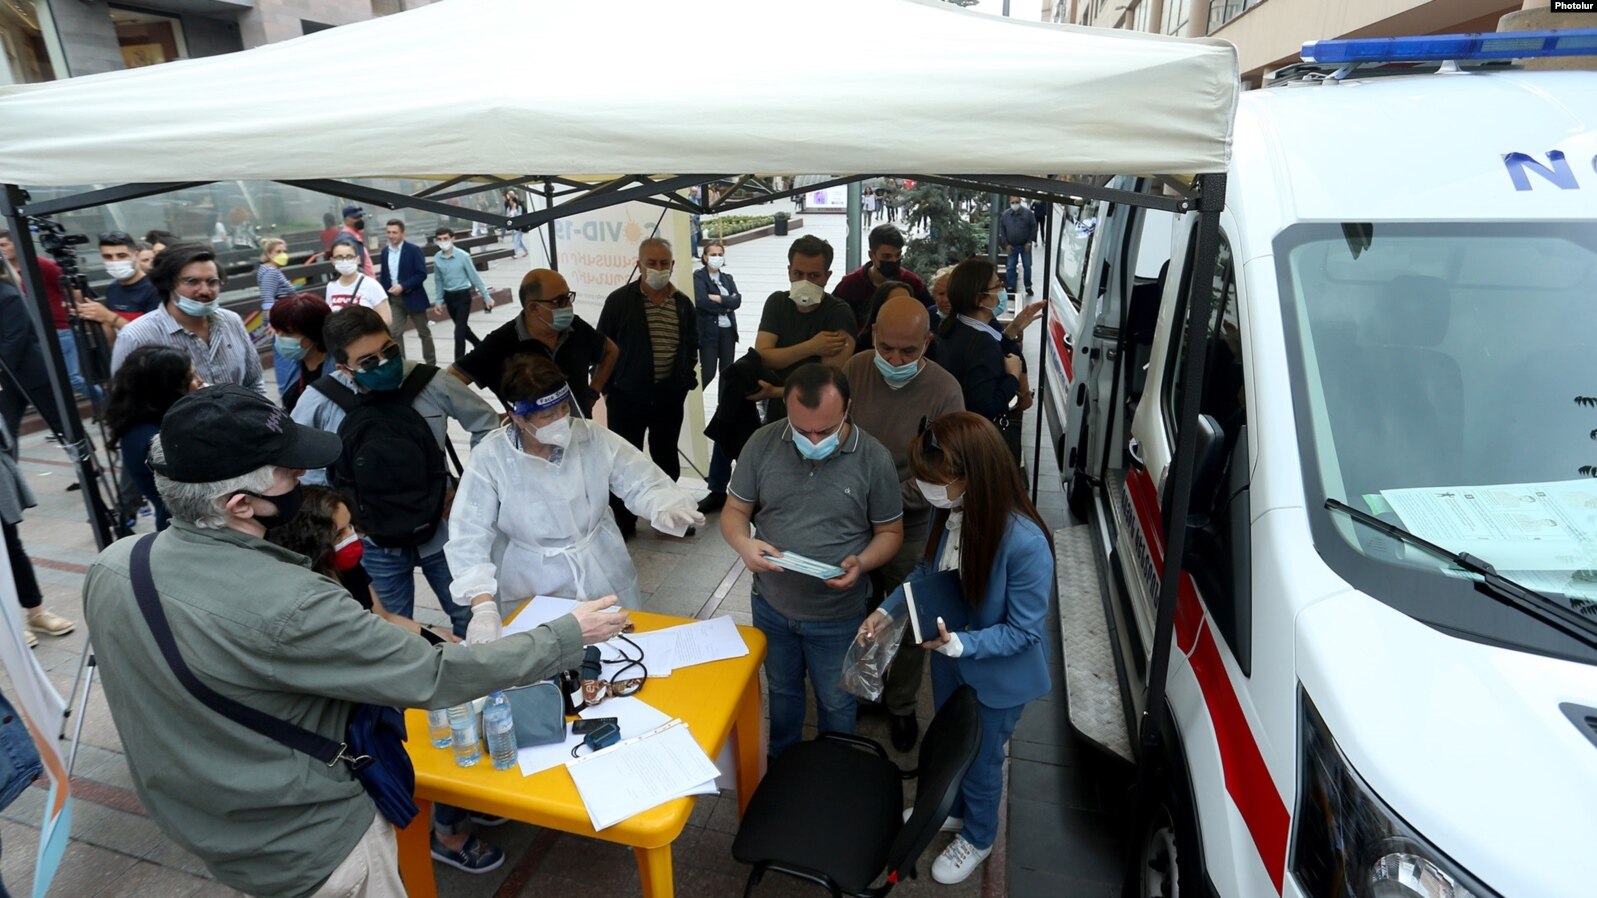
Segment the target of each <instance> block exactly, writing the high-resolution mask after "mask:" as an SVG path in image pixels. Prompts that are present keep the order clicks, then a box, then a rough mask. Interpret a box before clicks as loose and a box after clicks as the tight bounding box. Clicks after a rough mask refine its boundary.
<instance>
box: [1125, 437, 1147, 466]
mask: <svg viewBox="0 0 1597 898" xmlns="http://www.w3.org/2000/svg"><path fill="white" fill-rule="evenodd" d="M1126 451H1127V452H1130V453H1131V460H1132V461H1134V462H1136V463H1137V467H1139V468H1146V467H1148V463H1147V462H1145V461H1143V460H1142V443H1140V442H1138V441H1137V438H1136V437H1132V438H1131V439H1130V440H1128V441H1127V442H1126Z"/></svg>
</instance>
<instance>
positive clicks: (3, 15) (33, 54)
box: [0, 0, 61, 84]
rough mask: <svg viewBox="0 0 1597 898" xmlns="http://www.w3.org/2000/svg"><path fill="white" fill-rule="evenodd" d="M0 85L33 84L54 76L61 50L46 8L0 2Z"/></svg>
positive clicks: (30, 0)
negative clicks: (0, 58) (0, 61)
mask: <svg viewBox="0 0 1597 898" xmlns="http://www.w3.org/2000/svg"><path fill="white" fill-rule="evenodd" d="M0 51H3V52H4V53H5V57H6V65H5V67H4V68H3V69H0V84H37V83H38V82H40V81H53V80H55V78H56V77H57V76H58V74H59V73H58V71H57V66H56V62H55V60H57V59H59V58H60V55H61V50H60V46H59V44H58V43H57V41H56V36H55V26H54V25H53V24H52V23H51V21H50V11H49V8H48V7H46V6H44V5H43V4H40V3H37V2H35V0H0Z"/></svg>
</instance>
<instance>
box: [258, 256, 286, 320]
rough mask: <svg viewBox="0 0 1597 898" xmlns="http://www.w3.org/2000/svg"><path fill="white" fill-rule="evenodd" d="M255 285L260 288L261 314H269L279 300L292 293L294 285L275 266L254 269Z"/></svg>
mask: <svg viewBox="0 0 1597 898" xmlns="http://www.w3.org/2000/svg"><path fill="white" fill-rule="evenodd" d="M255 283H257V284H259V285H260V288H261V311H262V312H270V311H271V310H272V306H274V305H276V304H277V301H278V300H279V299H282V298H283V297H285V296H287V295H288V294H290V293H293V292H294V285H293V284H292V283H290V282H289V280H288V276H287V275H285V274H283V270H282V269H280V268H278V267H277V266H276V265H265V264H263V265H261V266H260V267H259V268H257V269H255Z"/></svg>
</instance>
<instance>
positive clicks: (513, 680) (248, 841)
mask: <svg viewBox="0 0 1597 898" xmlns="http://www.w3.org/2000/svg"><path fill="white" fill-rule="evenodd" d="M339 449H340V444H339V440H338V437H337V436H336V435H334V434H331V433H326V432H322V431H317V430H314V429H311V428H307V427H301V426H299V425H296V424H294V423H293V422H292V421H291V420H289V418H288V413H287V412H284V411H283V410H282V409H280V408H277V407H276V406H274V405H272V404H271V403H270V402H268V401H267V400H265V399H263V398H261V397H260V396H258V395H255V394H254V393H252V392H251V391H249V390H247V389H244V388H242V387H239V386H236V385H224V386H216V387H206V388H204V389H202V390H199V391H197V392H195V393H192V394H190V395H189V396H186V397H184V398H183V399H180V400H178V402H177V404H176V405H174V406H172V409H171V411H170V412H168V414H167V416H166V418H165V419H164V421H163V422H162V427H161V434H160V436H158V437H157V438H156V440H155V442H154V443H152V444H151V447H150V467H151V468H152V469H153V470H154V471H155V475H156V476H155V482H156V487H157V488H158V489H159V490H160V493H161V498H162V499H163V500H164V501H165V503H166V506H167V508H168V509H169V510H170V511H171V514H172V526H171V527H169V528H168V529H167V530H165V531H163V532H162V533H161V534H160V535H159V536H157V537H156V538H155V543H154V546H153V548H152V550H151V553H150V573H151V575H152V579H153V580H154V582H155V588H156V592H157V594H158V600H159V602H160V604H161V607H162V609H163V610H164V611H165V616H166V618H167V619H168V621H169V623H170V626H171V629H172V634H173V637H174V640H175V642H176V644H177V646H178V647H179V650H180V652H181V654H182V656H183V660H184V661H185V662H186V663H187V666H188V667H189V668H190V669H191V670H192V671H193V673H194V675H195V676H196V677H198V678H199V679H200V680H201V681H202V682H203V683H204V684H205V685H207V686H209V687H210V688H211V689H213V690H215V691H217V692H220V693H221V694H223V695H225V696H227V697H228V698H231V699H233V700H235V701H238V702H240V703H242V704H244V705H247V706H249V707H251V708H254V709H256V710H258V711H261V712H264V713H266V714H270V715H272V716H274V717H278V718H280V719H282V720H285V721H287V722H289V723H292V724H295V725H297V726H300V727H303V728H305V729H308V730H311V731H313V732H315V733H318V734H320V735H322V736H324V737H327V738H329V739H334V740H337V741H342V740H343V738H344V727H345V724H346V722H347V721H348V720H349V717H350V714H351V713H352V711H353V708H354V704H355V703H359V702H371V703H374V704H383V705H394V706H399V707H425V708H443V707H447V706H450V705H454V704H458V703H461V702H464V701H467V700H470V699H472V698H475V697H477V696H481V695H485V694H487V693H488V692H490V691H493V690H496V689H505V688H509V687H511V686H516V685H520V684H524V683H531V682H535V681H537V680H540V679H543V678H545V677H548V676H550V675H551V674H553V673H555V672H557V671H561V670H567V669H570V668H572V667H575V666H577V665H578V664H579V663H580V662H581V660H582V649H583V645H584V644H585V643H595V642H603V641H604V640H606V639H608V638H610V637H612V636H614V635H615V634H617V633H619V632H620V629H621V627H622V626H624V625H625V622H626V618H627V615H626V613H625V612H622V613H615V614H610V613H603V612H602V611H601V610H600V609H602V608H605V607H608V606H609V605H612V604H614V602H615V600H614V598H610V599H607V600H600V601H598V602H590V603H586V604H584V605H581V606H578V608H577V610H576V611H575V612H573V613H572V614H571V615H570V616H567V617H563V618H560V619H558V620H555V621H552V622H551V623H549V624H546V625H543V626H540V627H537V628H535V629H534V630H532V631H531V632H529V633H516V634H511V635H507V636H505V637H504V638H502V639H499V640H497V641H495V642H490V643H487V644H484V645H477V646H470V647H467V646H463V645H454V644H443V645H438V646H431V645H428V644H427V642H426V641H425V640H422V639H419V638H417V637H415V636H413V635H411V634H409V633H406V632H405V631H404V630H401V629H400V628H398V627H396V626H394V625H392V624H390V623H388V622H387V621H385V620H382V619H381V618H379V617H377V616H376V615H373V614H368V613H367V612H365V611H364V610H362V609H361V607H360V605H358V604H357V603H356V602H354V601H353V600H352V599H351V598H350V596H349V593H347V592H346V591H345V590H344V588H343V587H342V586H341V585H339V584H338V583H337V582H335V581H333V580H329V579H328V578H326V577H324V576H322V575H320V574H317V573H315V572H313V571H311V570H310V568H309V565H308V562H307V560H306V559H305V557H304V556H302V555H298V554H295V553H293V552H290V551H288V550H286V549H283V548H280V547H278V546H276V545H273V544H272V543H269V542H267V541H266V540H265V539H264V534H265V533H266V529H267V527H269V526H275V525H277V524H279V523H282V522H285V521H287V520H289V519H291V518H292V517H293V516H294V514H295V513H296V511H297V510H298V507H299V498H300V485H299V475H300V473H302V471H303V470H304V469H307V468H319V467H324V466H325V465H327V464H330V463H331V462H332V460H333V459H334V458H336V457H337V455H338V453H339ZM136 542H137V538H128V539H124V540H121V541H120V542H117V543H116V544H114V545H112V546H111V547H109V548H107V549H106V550H105V551H104V552H102V553H101V554H100V557H99V558H98V559H96V560H95V562H94V565H93V566H92V567H90V568H89V573H88V576H87V578H86V579H85V581H84V587H83V605H84V611H85V613H86V616H87V618H88V623H89V626H90V628H91V629H92V630H93V632H94V647H95V656H96V658H97V659H98V663H99V666H100V670H101V674H102V678H103V682H104V684H105V694H106V702H107V704H108V705H109V706H110V709H111V717H112V718H113V719H114V720H115V721H116V726H117V731H118V732H119V733H120V735H121V737H122V742H123V745H124V747H125V748H126V749H127V760H128V768H129V771H130V772H131V774H132V777H133V786H134V789H135V790H136V791H137V792H138V795H139V798H140V799H141V800H142V801H143V802H144V806H145V807H146V808H148V809H149V812H150V816H151V817H152V818H153V819H154V820H155V822H156V823H157V824H158V825H159V826H160V827H161V830H162V831H163V832H165V833H166V834H167V835H168V836H169V837H171V838H172V839H173V841H175V842H177V843H178V844H179V845H181V846H183V847H184V848H186V849H188V850H189V851H191V852H193V853H194V854H195V855H197V856H198V857H199V858H200V860H201V861H203V862H204V863H205V865H206V867H207V868H208V869H209V870H210V871H211V874H212V875H214V876H215V877H216V878H217V880H219V881H220V882H222V883H223V884H225V885H227V886H230V887H232V888H235V889H238V890H239V891H242V892H246V893H248V894H252V895H282V896H294V898H301V896H315V898H321V896H331V895H350V894H362V895H367V896H372V898H390V896H392V898H398V896H402V895H404V894H405V890H404V884H403V883H401V882H400V879H399V869H398V845H397V842H396V839H395V836H394V830H393V827H392V826H391V825H389V824H388V822H387V821H386V820H384V819H383V817H382V816H380V815H379V814H378V813H377V812H376V808H375V806H374V805H373V804H372V800H371V798H369V797H368V796H367V795H366V792H365V790H364V789H363V788H362V786H361V784H360V782H359V781H357V780H356V779H355V777H354V775H353V774H352V773H351V772H350V771H349V770H348V768H347V767H346V766H345V765H342V764H339V765H336V766H333V767H329V766H328V765H326V764H323V763H321V762H320V761H317V760H316V759H314V758H311V757H310V756H308V755H304V754H301V753H299V752H297V751H295V750H293V749H291V748H288V747H287V746H285V745H283V744H281V743H279V742H276V741H275V740H272V739H267V738H264V737H262V736H260V735H259V734H257V733H255V732H254V731H253V730H250V729H248V728H246V727H244V726H243V725H242V724H239V723H236V722H234V721H233V720H232V719H230V718H227V717H224V716H222V715H221V714H219V713H217V712H215V711H213V710H211V709H210V708H208V707H206V706H205V705H202V704H200V702H199V700H198V699H196V698H195V697H194V696H193V695H192V694H190V692H189V691H188V689H187V688H185V687H184V686H183V685H182V684H181V683H180V682H179V681H178V679H177V677H176V675H175V674H173V673H172V670H171V668H170V667H169V666H168V665H167V661H166V659H165V658H164V657H163V656H162V654H161V651H160V650H159V649H158V648H157V646H156V642H155V637H154V636H153V635H152V633H151V631H150V627H149V625H148V624H147V623H146V622H145V620H144V617H143V615H142V614H141V613H140V611H139V605H138V602H137V601H136V600H135V598H134V595H133V586H132V583H131V580H130V576H129V561H130V556H131V554H132V550H133V546H134V544H135V543H136Z"/></svg>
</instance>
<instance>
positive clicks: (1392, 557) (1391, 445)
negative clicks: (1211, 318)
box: [1276, 221, 1597, 617]
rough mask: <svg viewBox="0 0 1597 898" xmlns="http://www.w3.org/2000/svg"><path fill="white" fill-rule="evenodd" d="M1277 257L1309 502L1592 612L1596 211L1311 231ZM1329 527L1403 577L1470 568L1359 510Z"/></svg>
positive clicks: (1299, 229)
mask: <svg viewBox="0 0 1597 898" xmlns="http://www.w3.org/2000/svg"><path fill="white" fill-rule="evenodd" d="M1276 250H1277V254H1276V259H1277V263H1278V265H1277V268H1278V276H1279V280H1280V292H1281V297H1282V305H1283V313H1284V317H1285V322H1286V326H1287V334H1288V346H1289V352H1288V356H1289V358H1290V359H1291V365H1292V369H1293V378H1294V383H1293V392H1294V403H1295V406H1296V415H1297V419H1298V433H1299V435H1300V442H1301V443H1302V444H1303V446H1304V448H1305V452H1304V474H1305V479H1306V487H1307V491H1308V496H1307V499H1308V502H1309V505H1310V506H1311V507H1316V508H1317V506H1318V504H1319V503H1318V502H1317V501H1316V500H1320V499H1323V498H1324V497H1329V498H1333V499H1338V500H1341V501H1343V502H1346V503H1347V504H1348V505H1350V506H1353V507H1355V508H1357V509H1359V510H1363V511H1368V512H1370V513H1371V514H1374V515H1377V516H1379V517H1381V518H1383V519H1385V520H1387V521H1389V522H1391V523H1394V524H1397V525H1399V526H1401V527H1402V528H1404V529H1406V530H1409V531H1411V532H1413V533H1414V534H1417V535H1418V536H1421V537H1423V538H1425V539H1427V540H1429V541H1431V542H1433V543H1435V544H1437V545H1439V546H1442V547H1443V548H1446V549H1449V550H1452V551H1454V552H1467V553H1469V554H1471V555H1474V556H1477V557H1479V558H1481V559H1484V560H1485V561H1486V562H1488V563H1490V564H1491V565H1494V566H1495V567H1496V568H1497V569H1498V570H1499V571H1501V572H1502V573H1503V574H1505V575H1506V576H1509V577H1512V578H1513V579H1514V580H1516V581H1518V582H1520V583H1522V584H1524V585H1526V586H1528V587H1531V588H1533V589H1536V590H1539V591H1542V592H1547V593H1556V594H1561V595H1564V596H1567V597H1568V598H1569V599H1571V600H1572V602H1571V604H1572V605H1574V606H1575V608H1576V610H1579V611H1581V612H1583V613H1589V614H1591V615H1593V616H1594V617H1597V221H1593V222H1573V223H1570V222H1563V223H1558V224H1556V225H1555V224H1542V223H1479V222H1477V223H1457V224H1454V223H1435V222H1430V223H1414V224H1405V223H1399V224H1386V223H1377V224H1373V225H1372V224H1344V225H1336V224H1326V225H1320V224H1310V225H1298V226H1296V227H1294V228H1291V229H1289V230H1288V231H1286V232H1284V233H1283V234H1282V235H1281V237H1280V238H1278V240H1277V243H1276ZM1316 513H1323V511H1319V510H1317V511H1316ZM1316 526H1317V527H1320V526H1328V527H1334V529H1335V532H1336V533H1337V535H1338V536H1339V537H1340V541H1341V542H1342V543H1343V544H1344V548H1345V549H1347V550H1351V552H1353V553H1356V555H1357V556H1358V557H1359V558H1362V559H1366V560H1374V561H1378V562H1385V563H1386V564H1383V565H1381V567H1384V568H1385V569H1386V570H1387V571H1388V572H1389V573H1390V572H1391V568H1390V567H1389V565H1394V564H1395V565H1399V566H1401V567H1411V568H1422V569H1425V571H1426V572H1427V573H1429V574H1431V575H1435V574H1437V573H1447V574H1449V575H1451V576H1454V577H1456V576H1459V574H1458V572H1456V571H1444V570H1443V569H1444V568H1446V567H1448V565H1447V563H1446V562H1440V561H1438V560H1437V558H1436V557H1435V556H1434V555H1432V554H1429V553H1423V552H1418V551H1405V550H1404V547H1403V546H1401V545H1399V544H1398V543H1396V542H1395V541H1393V540H1391V539H1388V538H1385V537H1383V536H1382V535H1381V534H1380V533H1379V532H1377V531H1376V530H1375V529H1374V528H1371V527H1368V526H1365V525H1356V524H1354V523H1353V522H1352V520H1351V519H1350V518H1348V517H1346V516H1340V515H1338V516H1334V517H1328V518H1327V519H1326V520H1325V521H1316ZM1322 554H1323V552H1322ZM1431 579H1436V578H1435V577H1434V576H1433V577H1431ZM1438 588H1441V587H1438Z"/></svg>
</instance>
